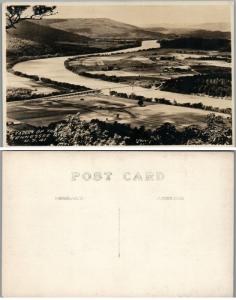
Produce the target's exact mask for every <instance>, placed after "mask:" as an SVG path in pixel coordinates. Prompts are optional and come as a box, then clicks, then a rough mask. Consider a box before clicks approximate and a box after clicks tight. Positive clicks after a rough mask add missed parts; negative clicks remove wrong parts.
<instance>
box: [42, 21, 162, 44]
mask: <svg viewBox="0 0 236 300" xmlns="http://www.w3.org/2000/svg"><path fill="white" fill-rule="evenodd" d="M40 23H41V24H42V25H44V26H48V27H50V28H54V29H60V30H64V31H67V32H70V33H73V34H79V35H83V36H87V37H89V38H93V39H98V38H106V39H109V38H111V39H112V38H117V39H152V38H153V39H156V38H160V37H162V36H163V34H162V33H159V32H151V31H149V30H146V29H143V28H139V27H137V26H133V25H129V24H125V23H121V22H118V21H114V20H111V19H108V18H78V19H44V20H42V21H40Z"/></svg>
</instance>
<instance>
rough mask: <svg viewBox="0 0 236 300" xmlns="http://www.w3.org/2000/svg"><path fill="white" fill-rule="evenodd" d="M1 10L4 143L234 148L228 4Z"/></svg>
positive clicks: (167, 3) (15, 6) (127, 4)
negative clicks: (224, 146)
mask: <svg viewBox="0 0 236 300" xmlns="http://www.w3.org/2000/svg"><path fill="white" fill-rule="evenodd" d="M2 14H3V27H2V31H3V32H2V36H3V45H4V48H3V49H4V50H3V61H4V67H3V79H4V99H3V101H4V138H5V144H6V145H8V146H116V145H120V146H129V145H130V146H158V145H174V146H177V145H189V146H190V145H229V146H230V145H233V134H232V131H233V125H232V124H233V123H234V118H233V117H234V115H233V108H234V101H233V86H232V82H233V80H232V76H233V74H232V70H233V68H232V61H233V57H232V56H233V49H232V45H233V43H232V39H233V2H232V1H165V2H163V1H162V2H161V1H152V2H148V1H143V2H131V1H125V2H114V3H109V4H108V3H104V2H99V1H96V2H90V3H88V2H87V3H85V2H80V3H79V2H77V3H69V2H67V3H66V2H64V3H63V2H58V3H57V2H54V1H53V2H45V3H43V2H40V3H33V2H32V3H31V2H28V3H25V2H22V3H21V2H20V1H18V2H17V3H16V4H14V3H5V4H4V5H3V10H2Z"/></svg>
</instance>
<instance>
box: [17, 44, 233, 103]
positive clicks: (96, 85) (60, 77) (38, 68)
mask: <svg viewBox="0 0 236 300" xmlns="http://www.w3.org/2000/svg"><path fill="white" fill-rule="evenodd" d="M151 48H160V44H159V43H157V42H156V41H155V40H148V41H143V42H142V45H141V46H140V47H135V48H128V49H124V50H117V51H112V52H105V53H103V55H110V54H115V53H128V52H134V51H139V50H145V49H151ZM88 55H89V54H88ZM88 55H81V57H86V56H88ZM90 55H91V54H90ZM77 57H78V56H77ZM68 58H71V56H64V57H54V58H44V59H34V60H28V61H24V62H21V63H18V64H16V65H15V66H14V67H13V69H14V70H15V71H20V72H22V73H24V74H28V75H38V76H39V77H45V78H49V79H51V80H55V81H58V82H66V83H71V84H78V85H83V86H86V87H88V88H90V89H100V90H102V93H103V94H109V92H110V90H113V91H117V92H122V93H127V94H131V93H134V94H136V95H140V96H144V97H147V98H166V99H168V100H172V101H173V100H176V101H177V102H178V103H185V102H190V103H199V102H202V103H203V104H204V105H208V106H213V107H219V108H231V106H232V101H230V100H225V99H219V98H213V97H210V96H204V95H203V96H199V95H187V94H180V93H172V92H166V91H160V90H154V89H146V88H142V87H137V86H127V85H126V84H121V83H114V82H109V81H103V80H100V79H94V78H88V77H85V76H81V75H77V74H75V73H73V72H71V71H69V70H67V69H66V68H65V66H64V62H65V60H67V59H68Z"/></svg>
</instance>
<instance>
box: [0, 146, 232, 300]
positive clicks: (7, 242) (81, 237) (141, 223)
mask: <svg viewBox="0 0 236 300" xmlns="http://www.w3.org/2000/svg"><path fill="white" fill-rule="evenodd" d="M233 169H234V153H233V152H222V151H221V152H196V151H194V152H186V151H182V152H173V151H172V152H170V151H167V152H160V151H156V152H154V151H150V152H146V151H145V152H138V151H120V152H118V151H87V152H84V151H5V152H4V153H3V187H4V188H3V241H2V245H3V257H2V278H3V282H2V291H3V296H11V297H16V296H25V297H26V296H30V297H36V296H37V297H41V296H45V297H50V296H57V297H69V296H146V297H149V296H162V297H164V296H168V297H172V296H192V297H208V296H209V297H215V296H216V297H225V296H233V256H234V254H233V244H234V232H233V226H234V225H233V224H234V212H233V210H234V204H233V203H234V191H233V190H234V188H233V182H234V176H233Z"/></svg>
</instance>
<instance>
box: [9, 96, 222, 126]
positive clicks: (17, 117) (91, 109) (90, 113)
mask: <svg viewBox="0 0 236 300" xmlns="http://www.w3.org/2000/svg"><path fill="white" fill-rule="evenodd" d="M77 113H80V116H81V120H87V121H90V120H91V119H99V120H102V121H106V122H114V121H117V122H119V123H127V124H131V125H132V127H136V126H145V127H146V128H150V129H154V128H157V127H158V126H160V125H161V124H163V123H165V122H170V123H173V124H175V125H176V127H177V128H183V127H185V126H187V125H191V124H195V125H199V126H201V127H204V126H206V115H207V114H209V112H208V111H204V110H200V109H192V108H186V107H176V106H169V105H164V104H155V103H148V102H145V103H144V106H143V107H140V106H139V105H138V104H137V101H135V100H131V99H123V98H118V97H114V96H113V97H112V96H105V95H100V94H98V95H86V96H70V97H60V98H59V99H58V100H55V99H43V98H42V99H40V100H35V99H34V100H25V101H15V102H11V103H8V111H7V116H8V118H9V121H10V122H11V123H12V122H13V123H14V122H15V123H18V122H20V123H24V124H29V125H33V126H46V125H48V124H50V123H52V122H57V121H60V120H63V119H64V118H65V117H66V116H67V115H69V114H77ZM216 115H222V116H224V117H227V116H228V115H226V114H218V113H216ZM16 121H18V122H16ZM19 126H20V125H19V124H18V125H17V126H14V125H13V124H12V125H10V127H11V128H14V127H19ZM21 126H22V125H21Z"/></svg>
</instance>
